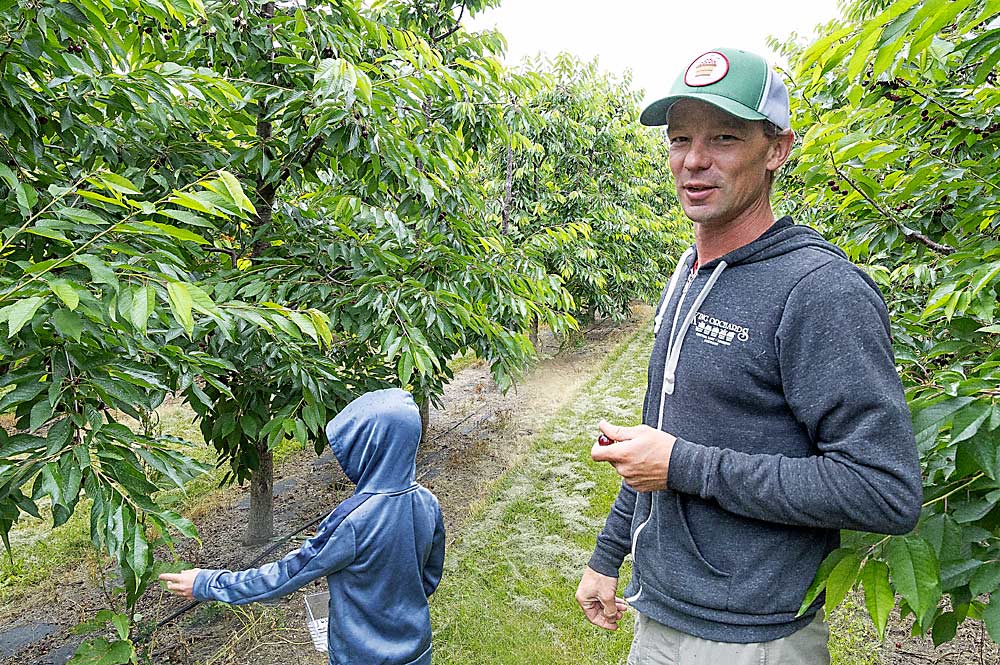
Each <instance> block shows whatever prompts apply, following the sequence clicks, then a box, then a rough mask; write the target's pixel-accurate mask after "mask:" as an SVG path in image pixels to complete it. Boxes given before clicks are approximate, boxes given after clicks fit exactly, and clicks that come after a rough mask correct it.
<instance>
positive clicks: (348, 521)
mask: <svg viewBox="0 0 1000 665" xmlns="http://www.w3.org/2000/svg"><path fill="white" fill-rule="evenodd" d="M326 435H327V439H328V440H329V441H330V448H331V449H332V450H333V453H334V455H336V457H337V461H338V462H340V466H341V467H342V468H343V469H344V473H346V474H347V477H348V478H350V479H351V481H352V482H354V483H355V484H356V485H357V489H356V491H355V493H354V495H353V496H351V497H350V498H349V499H347V500H346V501H344V502H343V503H342V504H340V505H339V506H337V508H336V509H335V510H334V511H333V512H332V513H330V514H329V515H328V516H327V517H326V519H324V520H323V522H322V523H321V524H320V526H319V530H318V531H317V532H316V535H315V536H313V537H312V538H310V539H309V540H307V541H306V542H305V543H303V545H302V547H300V548H299V549H298V550H296V551H294V552H292V553H290V554H289V555H288V556H286V557H285V558H284V559H282V560H281V561H277V562H275V563H269V564H267V565H265V566H262V567H261V568H256V569H252V570H244V571H240V572H235V573H234V572H230V571H228V570H199V569H197V568H196V569H193V570H186V571H184V572H182V573H178V574H163V575H160V579H161V580H163V581H165V582H166V584H167V589H168V590H169V591H171V592H172V593H174V594H176V595H178V596H182V597H185V598H196V599H198V600H218V601H222V602H226V603H233V604H243V603H249V602H252V601H255V600H268V599H271V598H277V597H279V596H285V595H287V594H290V593H292V592H293V591H295V590H296V589H298V588H300V587H302V586H304V585H305V584H308V583H309V582H311V581H313V580H315V579H316V578H318V577H320V576H321V575H325V576H326V580H327V583H328V584H329V585H330V621H329V631H328V636H327V643H328V645H329V656H330V663H331V664H336V665H374V664H376V663H384V664H385V665H425V664H428V665H429V663H430V662H431V623H430V610H429V608H428V606H427V598H428V596H430V595H431V593H433V592H434V589H435V588H437V585H438V582H439V581H440V580H441V572H442V569H443V567H444V522H443V520H442V518H441V508H440V507H439V506H438V502H437V499H436V498H435V497H434V495H433V494H431V492H430V491H429V490H428V489H426V488H425V487H423V486H422V485H420V484H419V483H417V482H416V480H415V475H416V461H415V460H416V453H417V444H419V442H420V413H419V411H418V409H417V405H416V404H415V403H414V401H413V397H412V396H411V395H410V394H409V393H408V392H405V391H403V390H398V389H394V388H393V389H388V390H378V391H375V392H371V393H367V394H365V395H362V396H361V397H359V398H357V399H356V400H354V401H353V402H351V403H350V404H348V405H347V407H346V408H344V410H343V411H341V412H340V413H339V414H337V416H336V417H335V418H334V419H333V420H331V421H330V423H329V424H328V425H327V426H326Z"/></svg>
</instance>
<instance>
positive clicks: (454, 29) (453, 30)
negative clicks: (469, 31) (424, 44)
mask: <svg viewBox="0 0 1000 665" xmlns="http://www.w3.org/2000/svg"><path fill="white" fill-rule="evenodd" d="M465 2H466V0H462V8H461V9H460V10H459V12H458V18H457V19H455V25H454V26H452V28H451V30H449V31H448V32H446V33H444V34H443V35H440V36H438V37H435V36H434V35H431V41H432V42H434V43H435V44H437V43H438V42H440V41H442V40H444V39H447V38H448V37H451V36H452V35H453V34H455V33H456V32H457V31H458V29H459V28H461V27H462V16H463V15H464V14H465Z"/></svg>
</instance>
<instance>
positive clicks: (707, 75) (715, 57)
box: [684, 51, 729, 88]
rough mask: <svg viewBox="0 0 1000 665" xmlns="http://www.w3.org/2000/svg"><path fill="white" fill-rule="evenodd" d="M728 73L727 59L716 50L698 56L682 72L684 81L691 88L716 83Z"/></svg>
mask: <svg viewBox="0 0 1000 665" xmlns="http://www.w3.org/2000/svg"><path fill="white" fill-rule="evenodd" d="M728 73H729V60H728V59H727V58H726V56H724V55H722V54H721V53H719V52H717V51H709V52H708V53H706V54H704V55H701V56H698V57H697V58H696V59H695V61H694V62H692V63H691V66H690V67H688V68H687V71H686V72H685V73H684V83H685V84H687V85H689V86H691V87H692V88H699V87H701V86H705V85H712V84H713V83H718V82H719V81H721V80H722V79H724V78H725V77H726V74H728Z"/></svg>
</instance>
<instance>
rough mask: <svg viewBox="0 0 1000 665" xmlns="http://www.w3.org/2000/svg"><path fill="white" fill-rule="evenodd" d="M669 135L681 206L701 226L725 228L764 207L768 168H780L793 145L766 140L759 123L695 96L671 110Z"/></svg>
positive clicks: (671, 161) (783, 141) (767, 192)
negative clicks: (730, 112) (739, 116)
mask: <svg viewBox="0 0 1000 665" xmlns="http://www.w3.org/2000/svg"><path fill="white" fill-rule="evenodd" d="M789 134H790V133H789ZM667 136H668V137H669V139H670V171H671V173H673V175H674V182H675V183H676V185H677V196H678V198H679V199H680V203H681V207H682V208H683V209H684V213H685V214H686V215H687V216H688V217H689V218H691V220H692V221H694V222H695V223H696V224H703V225H705V226H724V225H726V224H729V223H730V222H733V221H734V220H737V219H741V218H743V217H745V216H747V215H753V214H754V213H755V212H756V211H757V210H761V209H765V208H767V206H768V197H769V193H770V192H769V189H770V186H769V185H770V178H769V175H768V172H769V171H773V170H776V169H777V168H778V167H779V166H781V164H782V163H783V162H784V161H785V159H786V158H787V156H788V148H790V146H791V138H790V136H779V137H778V138H776V139H769V138H768V137H767V136H765V135H764V128H763V123H762V122H759V121H751V120H743V119H742V118H737V117H736V116H734V115H730V114H729V113H726V112H725V111H723V110H722V109H720V108H718V107H716V106H713V105H711V104H707V103H705V102H702V101H700V100H697V99H682V100H680V101H678V102H677V103H675V104H674V105H673V106H672V107H671V108H670V113H669V116H668V126H667ZM786 141H787V146H785V144H784V143H785V142H786ZM767 209H769V208H767Z"/></svg>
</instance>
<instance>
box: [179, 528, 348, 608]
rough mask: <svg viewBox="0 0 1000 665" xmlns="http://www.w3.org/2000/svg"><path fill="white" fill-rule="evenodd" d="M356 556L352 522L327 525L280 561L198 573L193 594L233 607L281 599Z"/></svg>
mask: <svg viewBox="0 0 1000 665" xmlns="http://www.w3.org/2000/svg"><path fill="white" fill-rule="evenodd" d="M355 552H356V550H355V540H354V529H353V527H352V526H351V524H350V522H346V521H345V522H343V523H340V524H339V526H335V527H326V522H324V523H323V524H321V525H320V529H319V531H318V532H317V533H316V535H315V536H313V537H312V538H310V539H309V540H307V541H306V542H305V543H303V544H302V547H300V548H299V549H297V550H295V551H294V552H291V553H289V554H288V555H287V556H285V558H283V559H281V560H280V561H275V562H273V563H269V564H266V565H264V566H261V567H260V568H252V569H250V570H242V571H239V572H232V571H229V570H201V571H199V572H198V573H197V574H196V575H195V579H194V583H193V586H192V589H191V593H192V595H193V597H194V598H195V599H197V600H219V601H222V602H224V603H232V604H234V605H242V604H244V603H250V602H253V601H259V600H270V599H272V598H280V597H281V596H287V595H288V594H290V593H292V592H293V591H295V590H296V589H298V588H300V587H303V586H305V585H306V584H308V583H309V582H312V581H313V580H315V579H316V578H318V577H322V576H324V575H329V574H330V573H334V572H336V571H338V570H340V569H341V568H343V567H345V566H346V565H347V564H349V563H351V561H353V560H354V558H355V555H356V554H355ZM188 572H189V571H188ZM182 574H183V573H182ZM161 579H162V576H161ZM168 584H169V581H168ZM168 588H169V586H168Z"/></svg>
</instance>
